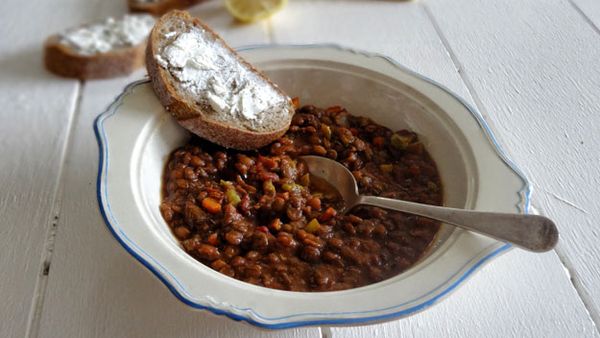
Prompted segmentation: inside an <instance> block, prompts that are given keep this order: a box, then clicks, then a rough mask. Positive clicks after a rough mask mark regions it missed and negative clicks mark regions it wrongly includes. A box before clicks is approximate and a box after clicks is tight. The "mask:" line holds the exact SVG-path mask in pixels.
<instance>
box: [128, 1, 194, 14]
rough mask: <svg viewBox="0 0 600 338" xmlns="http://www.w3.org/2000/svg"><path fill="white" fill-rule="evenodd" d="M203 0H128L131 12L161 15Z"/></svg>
mask: <svg viewBox="0 0 600 338" xmlns="http://www.w3.org/2000/svg"><path fill="white" fill-rule="evenodd" d="M202 1H204V0H128V1H127V4H128V5H129V10H130V11H131V12H146V13H150V14H154V15H163V14H165V13H166V12H168V11H170V10H172V9H185V8H188V7H191V6H193V5H195V4H197V3H200V2H202Z"/></svg>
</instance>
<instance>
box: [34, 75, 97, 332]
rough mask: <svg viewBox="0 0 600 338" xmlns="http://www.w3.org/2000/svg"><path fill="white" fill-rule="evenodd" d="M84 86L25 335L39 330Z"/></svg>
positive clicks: (64, 149) (73, 116)
mask: <svg viewBox="0 0 600 338" xmlns="http://www.w3.org/2000/svg"><path fill="white" fill-rule="evenodd" d="M84 87H85V82H84V81H81V80H80V81H79V82H78V84H77V87H76V88H77V89H76V90H77V97H76V99H75V105H74V108H73V111H72V113H71V116H70V117H69V122H68V125H67V137H66V138H65V141H64V144H63V147H62V150H61V154H60V157H61V160H60V167H59V170H58V181H57V183H56V186H55V188H54V191H53V193H52V208H51V209H50V210H51V211H50V221H49V223H50V224H49V226H48V230H47V233H46V239H45V240H44V248H43V250H42V254H41V259H40V264H39V269H40V270H39V271H40V272H39V275H38V279H37V281H36V283H35V288H34V291H33V292H34V294H33V299H32V301H31V307H30V309H29V317H28V320H27V330H26V331H25V337H37V336H38V333H39V332H38V331H39V324H40V318H41V314H42V308H43V305H44V299H45V296H46V286H47V284H48V275H49V274H50V267H51V262H52V252H53V251H54V242H55V238H56V234H57V231H58V223H59V219H60V211H61V208H62V200H63V188H64V186H63V182H64V179H65V177H64V175H65V174H64V173H65V167H66V166H67V160H68V156H69V150H70V149H71V141H72V138H73V129H74V128H75V125H77V120H78V118H79V115H80V112H81V100H82V96H83V90H84Z"/></svg>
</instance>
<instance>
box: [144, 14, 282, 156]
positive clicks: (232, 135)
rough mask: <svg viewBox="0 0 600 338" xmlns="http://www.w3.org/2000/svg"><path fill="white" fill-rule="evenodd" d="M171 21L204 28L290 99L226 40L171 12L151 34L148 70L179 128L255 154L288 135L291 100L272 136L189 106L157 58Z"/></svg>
mask: <svg viewBox="0 0 600 338" xmlns="http://www.w3.org/2000/svg"><path fill="white" fill-rule="evenodd" d="M172 19H180V20H184V21H186V22H188V23H190V24H192V25H194V26H197V27H202V28H203V29H205V30H206V31H207V32H208V33H209V34H212V35H213V37H214V38H215V39H217V40H219V41H221V42H222V43H223V45H224V46H225V47H226V48H227V49H228V50H229V51H230V52H231V53H233V54H234V55H235V56H236V57H237V59H238V60H239V61H240V62H242V63H243V64H245V65H247V66H248V67H249V68H250V69H251V70H252V71H253V72H255V73H257V74H258V75H259V76H261V77H262V78H263V79H265V80H266V81H267V82H268V83H269V84H270V85H272V86H274V88H275V89H276V90H277V92H278V93H280V94H281V95H282V96H284V97H287V95H286V94H285V93H283V92H282V91H281V89H279V88H278V87H277V86H276V85H274V84H273V83H272V82H271V81H270V80H269V79H268V78H266V77H265V76H264V75H263V74H262V73H261V72H259V71H258V70H256V68H254V67H253V66H252V65H250V64H249V63H247V62H246V61H245V60H243V59H242V58H241V57H240V56H239V55H238V54H237V53H236V52H235V51H233V49H231V47H229V46H228V45H227V44H226V43H225V42H223V40H222V39H221V38H220V37H219V36H218V35H217V34H216V33H215V32H214V31H213V30H211V29H210V28H209V27H207V26H206V25H204V24H203V23H202V22H201V21H200V20H199V19H197V18H194V17H192V16H190V15H189V14H188V13H187V12H185V11H171V12H169V13H168V14H166V15H164V16H163V17H162V18H160V19H159V20H158V22H157V23H156V25H155V26H154V28H153V29H152V32H151V33H150V37H149V39H148V46H147V47H146V68H147V69H148V75H149V76H150V79H151V80H152V86H153V88H154V92H155V93H156V95H157V96H158V98H159V100H160V102H161V103H162V105H163V106H164V107H165V109H166V110H167V111H168V112H169V113H170V114H171V115H173V117H175V119H177V122H179V124H180V125H182V126H183V127H184V128H186V129H188V130H190V131H191V132H193V133H194V134H196V135H198V136H200V137H203V138H205V139H208V140H210V141H212V142H214V143H217V144H219V145H222V146H224V147H227V148H234V149H239V150H252V149H257V148H260V147H262V146H265V145H267V144H269V143H271V142H273V141H274V140H276V139H278V138H279V137H281V136H282V135H283V134H285V132H286V131H287V130H288V128H289V126H290V123H291V121H292V116H293V114H294V108H293V104H292V102H291V99H288V111H289V112H290V113H289V115H288V116H287V121H285V124H284V127H282V128H281V129H278V130H273V131H270V132H254V131H250V130H246V129H240V128H237V127H236V126H232V125H229V124H225V123H222V122H219V121H215V120H212V119H210V118H207V117H206V114H205V113H204V111H203V110H202V108H204V109H209V107H199V106H198V105H195V104H194V105H190V104H189V103H188V102H187V100H185V98H183V97H182V96H181V95H179V93H178V90H177V89H176V88H174V87H173V85H172V84H171V82H170V81H169V77H170V76H171V75H170V74H169V73H168V71H165V70H163V69H162V68H161V67H160V66H159V65H158V63H157V61H156V59H155V58H154V55H155V52H156V49H157V48H158V43H159V40H160V38H161V37H160V36H159V35H160V28H161V27H162V25H163V24H165V23H166V22H168V20H172Z"/></svg>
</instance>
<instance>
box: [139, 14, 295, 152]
mask: <svg viewBox="0 0 600 338" xmlns="http://www.w3.org/2000/svg"><path fill="white" fill-rule="evenodd" d="M190 36H193V38H195V39H196V40H193V38H192V40H193V41H192V42H197V43H199V42H198V41H202V42H204V43H205V44H206V45H202V44H193V43H192V44H190V45H186V46H185V47H183V46H179V47H180V48H181V49H180V50H179V51H180V53H184V54H186V55H185V56H186V57H188V59H187V60H184V61H185V62H184V63H185V64H184V65H181V64H179V65H174V63H176V62H175V61H173V60H168V57H169V56H171V57H172V58H173V59H175V60H177V59H181V56H182V55H179V56H177V57H175V56H173V54H169V48H172V46H175V45H176V44H177V43H179V42H181V41H182V40H180V39H186V38H189V37H190ZM187 40H189V39H187ZM188 42H189V41H188ZM194 48H195V49H194ZM224 60H225V61H224ZM179 61H181V60H179ZM179 61H178V62H179ZM199 64H200V66H198V65H199ZM207 64H208V65H209V66H208V68H203V67H204V66H205V65H207ZM190 65H191V67H193V69H191V70H193V72H191V73H189V74H186V73H185V71H186V70H188V68H187V67H188V66H190ZM146 67H147V69H148V74H149V75H150V79H151V80H152V85H153V88H154V91H155V92H156V94H157V96H158V98H159V99H160V101H161V103H162V104H163V106H164V107H165V109H166V110H167V111H168V112H170V113H171V114H172V115H173V116H174V117H175V118H176V119H177V121H178V122H179V124H181V125H182V126H183V127H185V128H187V129H188V130H190V131H191V132H193V133H195V134H197V135H199V136H201V137H203V138H205V139H208V140H209V141H212V142H214V143H217V144H220V145H222V146H224V147H228V148H235V149H240V150H250V149H257V148H260V147H262V146H264V145H267V144H269V143H271V142H272V141H274V140H276V139H277V138H279V137H280V136H282V135H283V134H284V133H285V132H286V131H287V129H288V128H289V125H290V122H291V119H292V116H293V114H294V107H293V104H292V100H291V99H290V98H289V97H288V96H287V95H286V94H284V93H283V92H282V91H281V90H280V89H279V88H278V87H277V86H276V85H275V84H273V83H272V82H271V81H270V80H269V79H267V78H266V77H265V76H264V75H263V74H262V73H260V72H259V71H258V70H256V69H255V68H254V67H253V66H252V65H250V64H249V63H247V62H246V61H244V60H243V59H242V58H241V57H240V56H239V55H238V54H237V53H236V52H234V51H233V50H232V49H231V48H230V47H229V46H227V44H226V43H225V42H224V41H223V40H222V39H221V38H220V37H219V36H218V35H217V34H216V33H215V32H213V31H212V30H211V29H210V28H208V27H207V26H206V25H204V24H203V23H202V22H201V21H200V20H199V19H197V18H193V17H192V16H190V15H189V14H188V13H187V12H184V11H171V12H169V13H167V14H165V15H164V16H163V17H162V18H161V19H159V21H158V22H157V23H156V25H155V26H154V28H153V29H152V32H151V33H150V37H149V40H148V46H147V49H146ZM178 67H179V68H178ZM197 67H200V68H197ZM210 67H213V68H210ZM206 69H208V70H206ZM178 72H179V73H178ZM211 72H212V73H211ZM182 74H184V75H185V76H183V75H182ZM190 74H192V75H193V76H191V75H190ZM211 74H216V75H211ZM211 76H217V77H219V79H217V80H215V79H214V78H211ZM186 77H187V78H191V80H189V81H190V82H185V81H186V79H185V78H186ZM221 77H222V79H221ZM201 78H204V79H201ZM232 78H233V80H232ZM221 80H222V81H221ZM202 81H204V82H202ZM223 81H224V82H226V84H225V85H224V86H221V84H222V83H223ZM215 82H217V83H219V87H218V88H220V90H219V91H216V92H215V89H214V83H215ZM190 83H191V84H190ZM211 86H213V87H211ZM211 88H213V89H211ZM211 90H212V92H211ZM236 91H237V93H236ZM250 91H252V93H258V94H257V96H255V97H254V98H256V100H254V101H252V102H247V101H246V100H245V99H246V97H245V95H246V94H247V93H249V92H250ZM240 93H241V94H240ZM233 95H238V96H236V97H235V98H234V99H231V98H232V97H234V96H233ZM215 96H216V98H215ZM228 98H229V99H230V101H227V100H228ZM263 99H264V100H263ZM261 100H262V101H261ZM215 101H216V102H217V106H215ZM224 101H227V102H226V104H224V105H223V106H218V103H219V102H224ZM265 102H266V103H265ZM247 103H249V104H250V105H248V104H247ZM221 107H225V108H221ZM247 107H250V109H249V110H250V111H251V112H252V114H254V115H252V114H249V113H248V110H245V109H246V108H247ZM256 107H259V108H256ZM252 109H254V110H253V111H252Z"/></svg>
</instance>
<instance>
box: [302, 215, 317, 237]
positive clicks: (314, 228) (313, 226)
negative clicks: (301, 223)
mask: <svg viewBox="0 0 600 338" xmlns="http://www.w3.org/2000/svg"><path fill="white" fill-rule="evenodd" d="M320 227H321V224H320V223H319V221H317V219H316V218H313V219H311V220H310V222H308V224H307V225H306V226H305V227H304V231H306V232H310V233H313V232H315V231H317V230H319V228H320Z"/></svg>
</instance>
